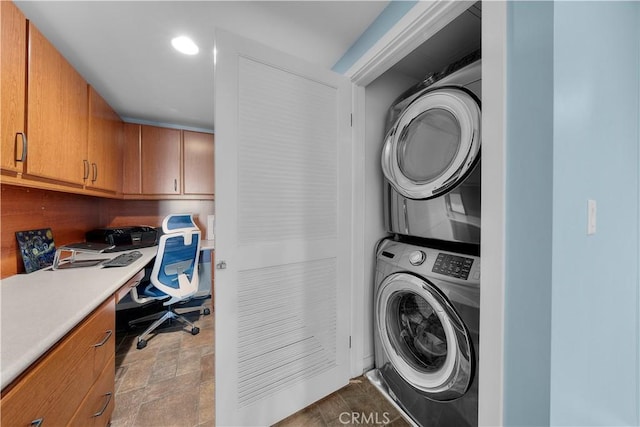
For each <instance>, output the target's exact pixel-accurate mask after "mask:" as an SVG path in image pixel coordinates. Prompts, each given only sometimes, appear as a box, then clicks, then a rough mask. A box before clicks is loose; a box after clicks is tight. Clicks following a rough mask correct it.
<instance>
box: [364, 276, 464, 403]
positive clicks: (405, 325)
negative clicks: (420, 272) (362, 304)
mask: <svg viewBox="0 0 640 427" xmlns="http://www.w3.org/2000/svg"><path fill="white" fill-rule="evenodd" d="M376 316H377V327H378V331H377V332H378V334H379V338H380V341H381V343H382V347H383V349H384V352H385V354H386V356H387V357H388V359H389V360H390V361H391V364H392V365H393V367H394V368H395V369H396V371H397V372H398V374H399V375H400V376H401V377H402V378H404V380H405V381H407V382H408V383H409V384H410V385H411V386H413V387H414V388H416V389H418V390H420V391H421V392H423V393H424V394H425V395H426V396H427V397H429V398H431V399H433V400H439V401H448V400H454V399H457V398H458V397H460V396H462V395H464V393H465V392H466V391H467V389H468V388H469V385H470V384H471V380H472V377H471V375H472V360H473V358H472V350H471V339H470V337H469V335H468V333H467V329H466V327H465V326H464V324H463V323H462V320H461V319H460V317H459V316H458V314H457V313H456V311H455V309H454V308H453V306H452V305H451V304H450V303H449V301H448V300H447V298H446V297H445V296H444V295H443V294H442V293H441V292H440V291H439V290H438V289H437V288H436V287H435V286H434V285H432V284H431V283H430V282H429V281H428V280H426V279H423V278H420V277H417V276H414V275H413V274H409V273H395V274H392V275H390V276H388V277H387V278H386V279H385V280H384V281H383V282H382V283H381V285H380V288H379V289H378V293H377V296H376Z"/></svg>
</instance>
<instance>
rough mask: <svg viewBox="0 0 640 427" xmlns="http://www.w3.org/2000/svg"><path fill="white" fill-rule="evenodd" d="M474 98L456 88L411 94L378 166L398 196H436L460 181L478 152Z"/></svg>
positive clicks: (471, 166) (391, 130)
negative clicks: (420, 94) (410, 101)
mask: <svg viewBox="0 0 640 427" xmlns="http://www.w3.org/2000/svg"><path fill="white" fill-rule="evenodd" d="M480 122H481V113H480V106H479V104H478V102H477V101H476V100H475V99H474V98H473V97H472V96H471V95H470V94H468V93H467V92H465V91H464V90H462V89H457V88H439V89H435V90H433V91H430V92H427V93H425V94H424V95H422V96H420V97H419V98H417V99H416V100H415V101H413V102H412V103H411V104H409V106H408V107H407V108H406V109H405V110H404V111H403V112H402V114H401V115H400V117H399V118H398V120H397V121H396V123H395V125H394V126H393V127H392V128H391V129H390V130H389V132H388V133H387V136H386V140H385V143H384V147H383V150H382V170H383V172H384V175H385V176H386V178H387V180H389V182H390V183H391V185H393V187H394V188H395V189H396V190H397V191H398V192H399V193H400V194H402V195H403V196H405V197H408V198H411V199H429V198H433V197H437V196H439V195H441V194H443V193H445V192H447V191H448V190H449V189H451V188H454V187H455V186H456V185H457V184H458V183H460V182H461V181H462V180H463V179H464V178H465V177H466V176H467V174H468V173H470V172H471V170H472V169H473V167H474V166H475V164H476V160H477V159H478V158H479V156H480V143H481V141H480Z"/></svg>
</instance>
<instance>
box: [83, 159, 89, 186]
mask: <svg viewBox="0 0 640 427" xmlns="http://www.w3.org/2000/svg"><path fill="white" fill-rule="evenodd" d="M82 164H83V166H84V173H83V174H82V180H83V181H84V180H86V179H87V178H89V160H83V161H82Z"/></svg>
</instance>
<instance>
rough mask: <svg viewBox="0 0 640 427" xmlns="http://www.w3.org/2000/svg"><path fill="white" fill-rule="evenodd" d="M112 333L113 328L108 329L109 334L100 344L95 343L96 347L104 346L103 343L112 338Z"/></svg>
mask: <svg viewBox="0 0 640 427" xmlns="http://www.w3.org/2000/svg"><path fill="white" fill-rule="evenodd" d="M111 335H113V331H112V330H111V329H109V330H108V331H107V335H106V336H105V337H104V339H103V340H102V341H100V342H99V343H98V344H94V345H93V346H94V347H102V346H103V345H105V344H106V343H107V341H109V338H111Z"/></svg>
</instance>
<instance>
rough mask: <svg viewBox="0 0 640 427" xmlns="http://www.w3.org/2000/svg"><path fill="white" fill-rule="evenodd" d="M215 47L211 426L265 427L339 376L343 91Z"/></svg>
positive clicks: (347, 210) (346, 161) (345, 182)
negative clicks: (213, 388) (213, 385)
mask: <svg viewBox="0 0 640 427" xmlns="http://www.w3.org/2000/svg"><path fill="white" fill-rule="evenodd" d="M216 49H217V63H216V73H215V78H216V100H215V102H216V118H215V123H216V148H215V150H216V153H215V158H216V159H217V162H216V165H215V174H216V261H217V262H218V263H223V262H224V266H225V267H226V268H224V269H221V268H220V267H222V265H221V264H218V265H219V267H218V268H217V269H216V271H215V281H216V284H217V286H216V288H215V292H216V295H215V301H216V308H215V313H216V324H217V328H216V422H217V423H219V424H221V425H271V424H273V423H275V422H277V421H279V420H281V419H284V418H286V417H287V416H288V415H290V414H292V413H294V412H296V411H297V410H299V409H302V408H303V407H305V406H307V405H309V404H310V403H312V402H314V401H316V400H318V399H320V398H322V397H324V396H326V395H327V394H329V393H331V392H333V391H335V390H337V389H338V388H340V387H342V386H344V385H345V384H347V382H348V378H349V348H348V340H349V317H350V315H349V307H350V305H349V296H350V288H351V283H350V277H351V271H350V268H351V267H350V262H349V261H350V252H349V248H350V239H351V237H350V236H351V221H350V218H351V205H350V200H351V179H350V164H351V136H350V133H351V131H350V126H349V118H350V102H351V85H350V83H349V82H348V81H347V80H346V78H344V77H342V76H339V75H337V74H335V73H332V72H330V71H328V70H318V68H317V67H316V66H312V65H310V64H305V63H303V62H302V61H300V60H297V59H295V58H291V57H289V56H287V55H283V54H281V53H279V52H276V51H274V50H272V49H269V48H266V47H264V46H260V45H259V44H257V43H255V42H252V41H248V40H244V39H241V38H238V37H236V36H234V35H232V34H229V33H226V32H221V31H220V32H217V33H216Z"/></svg>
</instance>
